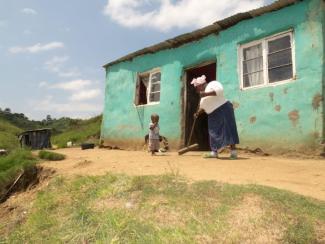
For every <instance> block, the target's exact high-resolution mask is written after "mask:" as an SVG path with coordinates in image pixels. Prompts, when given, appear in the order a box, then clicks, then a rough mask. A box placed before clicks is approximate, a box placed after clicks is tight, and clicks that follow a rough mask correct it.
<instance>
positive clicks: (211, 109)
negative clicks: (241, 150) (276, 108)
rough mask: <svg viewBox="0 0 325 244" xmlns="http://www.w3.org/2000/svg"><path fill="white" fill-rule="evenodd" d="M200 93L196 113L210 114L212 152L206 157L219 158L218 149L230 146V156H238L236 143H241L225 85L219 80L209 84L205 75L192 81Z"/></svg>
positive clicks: (234, 157) (209, 128)
mask: <svg viewBox="0 0 325 244" xmlns="http://www.w3.org/2000/svg"><path fill="white" fill-rule="evenodd" d="M191 84H192V85H194V87H195V89H196V91H197V92H198V93H199V94H200V97H201V100H200V107H199V110H198V111H197V112H196V113H195V116H196V117H198V116H199V115H200V114H201V113H203V112H205V113H207V114H208V130H209V138H210V147H211V152H210V153H209V154H206V155H204V157H205V158H217V157H218V149H221V148H223V147H226V146H230V149H231V152H230V158H231V159H236V158H237V151H236V144H239V138H238V132H237V126H236V120H235V114H234V109H233V106H232V104H231V103H230V102H229V101H227V100H226V99H225V97H224V95H223V86H222V85H221V83H220V82H218V81H211V82H209V83H208V84H207V82H206V77H205V75H202V76H201V77H198V78H196V79H193V80H192V82H191Z"/></svg>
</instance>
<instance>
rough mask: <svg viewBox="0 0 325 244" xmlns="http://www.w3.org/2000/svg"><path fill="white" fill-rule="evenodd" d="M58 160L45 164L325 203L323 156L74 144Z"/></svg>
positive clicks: (58, 168)
mask: <svg viewBox="0 0 325 244" xmlns="http://www.w3.org/2000/svg"><path fill="white" fill-rule="evenodd" d="M56 152H59V153H63V154H65V155H66V156H67V158H66V159H65V160H64V161H57V162H45V163H43V164H42V165H43V166H45V167H52V168H54V169H55V170H56V171H57V173H58V174H62V175H103V174H105V173H106V172H114V173H126V174H128V175H156V174H163V173H178V174H180V175H182V176H185V177H187V178H188V179H190V180H193V181H196V180H216V181H219V182H226V183H232V184H258V185H265V186H272V187H276V188H279V189H285V190H289V191H293V192H296V193H299V194H302V195H305V196H310V197H313V198H316V199H320V200H323V201H325V160H323V159H300V158H284V157H274V156H257V155H254V154H251V153H244V152H242V153H241V152H240V154H239V159H238V160H229V159H228V155H227V154H222V155H221V158H220V159H203V158H202V156H201V155H202V153H200V152H189V153H186V154H184V155H182V156H178V155H177V153H176V152H168V153H166V155H164V156H154V157H153V156H151V155H150V154H149V153H147V152H143V151H123V150H107V149H92V150H81V149H79V148H69V149H59V150H56Z"/></svg>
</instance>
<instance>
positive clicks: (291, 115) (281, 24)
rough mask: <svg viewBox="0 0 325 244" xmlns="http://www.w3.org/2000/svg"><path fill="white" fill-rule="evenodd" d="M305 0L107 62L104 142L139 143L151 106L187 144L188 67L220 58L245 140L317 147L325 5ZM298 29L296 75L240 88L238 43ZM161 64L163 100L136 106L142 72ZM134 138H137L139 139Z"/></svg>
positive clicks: (168, 132)
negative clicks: (176, 43)
mask: <svg viewBox="0 0 325 244" xmlns="http://www.w3.org/2000/svg"><path fill="white" fill-rule="evenodd" d="M321 5H323V2H322V1H321V0H306V1H302V2H300V3H298V4H295V5H292V6H289V7H286V8H284V9H281V10H279V11H275V12H271V13H268V14H264V15H262V16H260V17H256V18H253V19H250V20H245V21H242V22H240V23H238V24H237V25H235V26H233V27H231V28H229V29H227V30H224V31H222V32H220V33H219V34H218V35H210V36H207V37H205V38H203V39H201V40H200V41H195V42H192V43H188V44H186V45H183V46H181V47H178V48H175V49H169V50H162V51H160V52H157V53H154V54H147V55H143V56H140V57H137V58H134V59H133V60H131V61H127V62H122V63H118V64H115V65H113V66H110V67H108V68H107V70H106V72H107V77H106V92H105V108H104V115H103V123H102V132H101V133H102V135H101V136H102V138H103V139H104V141H105V142H106V143H107V144H111V145H112V144H114V145H120V146H122V147H132V148H135V147H139V146H142V145H143V137H144V135H145V134H146V133H147V131H148V123H149V121H150V114H151V113H153V112H156V113H158V114H159V115H160V116H161V119H160V128H161V134H163V135H164V136H166V137H167V138H168V139H169V141H170V143H171V146H172V147H174V148H175V147H179V146H181V144H182V126H183V122H184V121H183V119H182V118H183V116H182V108H183V92H184V91H183V89H184V88H183V87H184V84H183V81H182V76H183V73H184V69H185V68H186V67H189V66H193V65H195V64H199V63H202V62H204V61H207V60H216V61H217V77H218V80H219V81H221V82H222V84H223V85H224V89H225V95H226V97H227V98H228V99H229V100H230V101H232V102H233V104H234V107H235V108H236V110H235V113H236V119H237V126H238V131H239V134H240V140H241V145H242V146H249V147H261V148H263V149H264V148H265V149H266V150H270V151H271V150H288V149H290V150H294V149H299V150H300V148H304V149H306V148H307V149H316V148H318V147H319V142H320V141H321V139H322V137H323V120H324V116H323V104H322V97H323V94H322V93H323V92H322V88H323V78H324V73H323V69H324V61H323V60H324V50H323V45H324V39H323V38H324V36H323V34H322V33H323V25H322V22H323V18H324V16H323V15H324V11H319V10H320V9H321V8H322V7H323V6H321ZM289 29H293V31H294V42H295V61H296V74H297V76H296V79H295V80H294V81H292V82H289V83H286V84H281V85H277V86H272V87H271V86H270V87H263V88H258V89H248V90H240V81H239V80H240V76H239V75H238V58H237V56H238V45H240V44H244V43H248V42H250V41H253V40H257V39H260V38H263V37H267V36H269V35H272V34H276V33H278V32H282V31H286V30H289ZM157 67H160V68H161V74H162V77H161V98H160V104H157V105H147V106H141V107H135V106H134V104H133V101H134V94H135V85H136V77H137V72H144V71H148V70H150V69H152V68H157ZM136 145H137V146H136Z"/></svg>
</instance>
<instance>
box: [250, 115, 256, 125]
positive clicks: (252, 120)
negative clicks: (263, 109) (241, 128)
mask: <svg viewBox="0 0 325 244" xmlns="http://www.w3.org/2000/svg"><path fill="white" fill-rule="evenodd" d="M249 122H250V123H251V124H254V123H255V122H256V117H255V116H252V117H250V118H249Z"/></svg>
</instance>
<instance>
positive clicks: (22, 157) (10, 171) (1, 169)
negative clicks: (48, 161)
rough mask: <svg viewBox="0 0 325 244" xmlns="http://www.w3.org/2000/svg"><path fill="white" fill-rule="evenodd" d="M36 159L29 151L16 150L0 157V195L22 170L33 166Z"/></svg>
mask: <svg viewBox="0 0 325 244" xmlns="http://www.w3.org/2000/svg"><path fill="white" fill-rule="evenodd" d="M36 162H37V160H36V159H35V158H34V157H33V156H32V153H31V152H30V151H26V150H16V151H12V152H11V153H9V155H7V156H4V157H0V195H1V194H2V193H3V192H4V190H5V187H6V186H7V185H8V184H10V182H12V181H13V180H14V179H15V178H16V177H17V176H18V175H19V173H20V172H22V170H26V169H28V168H29V167H33V166H34V165H35V164H36Z"/></svg>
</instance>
